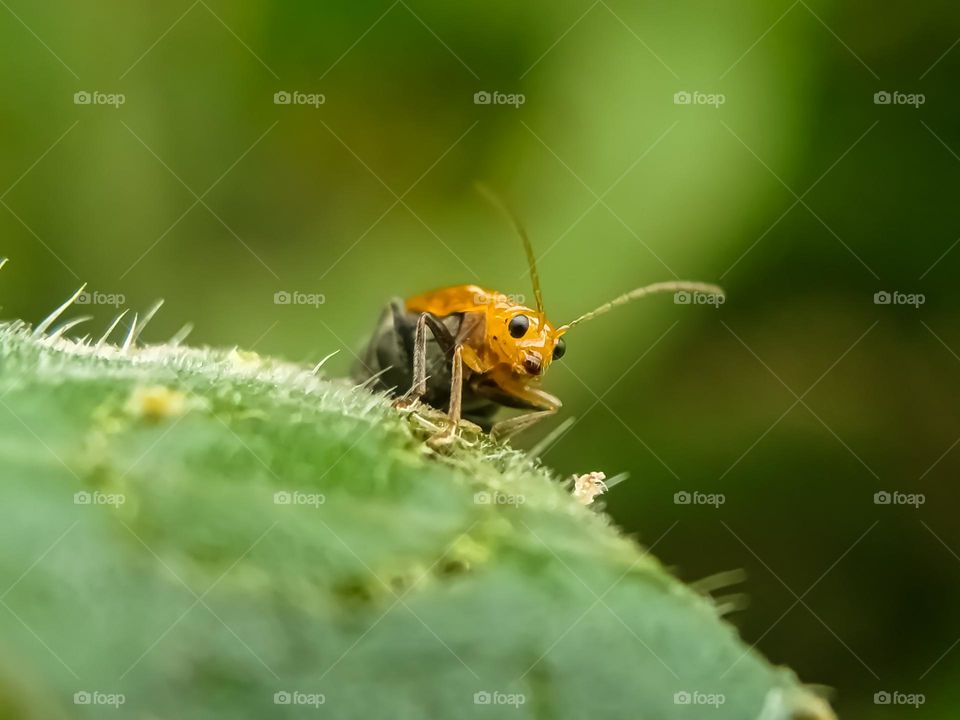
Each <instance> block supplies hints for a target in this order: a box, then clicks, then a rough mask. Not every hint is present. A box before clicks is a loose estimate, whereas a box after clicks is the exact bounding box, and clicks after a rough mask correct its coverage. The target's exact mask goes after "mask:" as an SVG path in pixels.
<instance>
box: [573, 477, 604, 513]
mask: <svg viewBox="0 0 960 720" xmlns="http://www.w3.org/2000/svg"><path fill="white" fill-rule="evenodd" d="M606 479H607V476H606V475H605V474H604V473H602V472H589V473H586V474H585V475H574V477H573V496H574V497H575V498H576V499H577V500H579V501H580V503H581V504H583V505H589V504H590V503H592V502H593V501H594V499H596V497H597V496H598V495H603V493H605V492H606V491H607V484H606V483H605V482H604V480H606Z"/></svg>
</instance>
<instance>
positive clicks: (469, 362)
mask: <svg viewBox="0 0 960 720" xmlns="http://www.w3.org/2000/svg"><path fill="white" fill-rule="evenodd" d="M480 190H481V192H483V193H484V194H485V195H486V196H487V197H488V198H489V199H490V200H491V202H493V203H494V204H495V205H496V206H497V207H499V209H500V210H501V211H502V212H504V214H505V215H507V217H509V219H510V220H511V222H512V223H513V225H514V227H515V228H516V230H517V232H518V234H519V235H520V238H521V240H522V242H523V247H524V250H525V251H526V256H527V264H528V266H529V270H530V278H531V281H532V284H533V296H534V300H535V307H527V306H526V305H523V304H519V303H517V302H515V301H514V300H513V299H512V298H510V297H509V296H507V295H505V294H504V293H501V292H498V291H495V290H489V289H486V288H483V287H480V286H477V285H455V286H452V287H445V288H440V289H437V290H432V291H430V292H426V293H423V294H421V295H415V296H413V297H410V298H407V299H406V300H401V299H399V298H395V299H393V300H392V301H390V303H389V304H388V305H387V307H386V308H385V309H384V311H383V313H382V315H381V317H380V321H379V324H378V326H377V330H376V331H375V333H374V335H373V338H372V339H371V340H370V342H369V344H368V345H367V348H366V350H365V352H364V354H363V357H362V358H361V361H360V362H359V363H357V365H356V367H355V368H354V372H353V375H354V378H355V379H356V380H357V381H360V382H364V381H366V382H369V384H370V385H371V386H372V389H374V390H380V391H385V392H388V393H390V394H392V395H394V396H396V397H398V400H397V404H398V405H407V406H410V405H414V404H416V403H417V402H418V401H419V402H422V403H425V404H426V405H429V406H431V407H433V408H436V409H437V410H444V409H446V410H447V416H448V418H449V424H448V426H447V428H446V430H444V431H443V433H441V434H442V435H445V436H446V439H449V438H450V437H451V436H452V434H453V433H454V432H455V431H456V429H457V427H458V426H459V425H460V421H461V419H466V420H469V421H470V422H472V423H474V424H475V425H478V426H480V427H481V428H482V429H483V430H488V431H490V432H491V434H492V435H493V436H494V437H501V438H503V437H509V436H510V435H512V434H514V433H516V432H517V431H519V430H522V429H524V428H526V427H529V426H530V425H532V424H533V423H534V422H536V421H538V420H540V419H542V418H543V417H546V416H548V415H551V414H553V413H555V412H556V411H557V410H558V409H559V408H560V406H561V402H560V400H559V399H558V398H556V397H554V396H553V395H551V394H549V393H548V392H546V391H544V390H543V389H541V387H540V383H541V380H542V379H543V376H544V375H545V374H546V372H547V370H548V369H549V368H550V365H551V363H553V362H554V361H556V360H559V359H560V358H561V357H563V354H564V352H565V351H566V342H565V339H564V336H565V335H566V334H567V333H568V332H569V331H570V329H571V328H573V327H575V326H576V325H579V324H581V323H584V322H586V321H588V320H592V319H593V318H595V317H597V316H599V315H603V314H604V313H607V312H609V311H610V310H613V309H614V308H616V307H619V306H620V305H625V304H626V303H629V302H631V301H633V300H637V299H639V298H642V297H646V296H647V295H652V294H654V293H662V292H678V291H684V292H690V293H705V294H708V295H718V296H722V295H723V290H722V289H721V288H719V287H718V286H716V285H711V284H707V283H700V282H687V281H669V282H658V283H653V284H652V285H646V286H644V287H640V288H636V289H635V290H631V291H630V292H627V293H624V294H623V295H620V296H619V297H617V298H614V299H613V300H611V301H610V302H607V303H604V304H603V305H601V306H600V307H598V308H596V309H594V310H591V311H590V312H588V313H586V314H584V315H581V316H580V317H578V318H576V319H575V320H572V321H570V322H568V323H566V324H564V325H555V324H554V323H552V322H550V320H548V319H547V317H546V314H545V312H544V309H543V296H542V293H541V290H540V278H539V275H538V273H537V267H536V256H535V255H534V252H533V246H532V245H531V243H530V239H529V237H528V236H527V233H526V231H525V229H524V228H523V225H522V224H521V223H520V221H519V219H518V218H517V216H516V214H515V213H514V212H512V211H511V210H510V208H508V207H507V206H506V205H505V204H504V203H503V202H502V201H500V200H499V198H497V197H496V196H494V195H493V194H492V193H490V191H488V190H486V189H485V188H482V187H481V188H480ZM501 407H508V408H518V409H523V410H531V411H533V412H530V413H527V414H524V415H520V416H517V417H513V418H510V419H508V420H504V421H501V422H498V423H494V422H493V419H494V415H495V414H496V412H497V411H498V410H499V409H500V408H501Z"/></svg>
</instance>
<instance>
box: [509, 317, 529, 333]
mask: <svg viewBox="0 0 960 720" xmlns="http://www.w3.org/2000/svg"><path fill="white" fill-rule="evenodd" d="M529 329H530V318H528V317H527V316H526V315H515V316H514V317H512V318H511V319H510V323H509V324H508V325H507V330H508V331H510V337H515V338H522V337H523V336H524V335H526V334H527V330H529Z"/></svg>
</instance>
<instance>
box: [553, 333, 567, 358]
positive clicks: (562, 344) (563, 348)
mask: <svg viewBox="0 0 960 720" xmlns="http://www.w3.org/2000/svg"><path fill="white" fill-rule="evenodd" d="M565 352H567V341H566V340H564V339H563V338H560V339H559V340H557V344H556V345H554V346H553V359H554V360H559V359H560V358H562V357H563V354H564V353H565Z"/></svg>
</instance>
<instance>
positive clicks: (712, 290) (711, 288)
mask: <svg viewBox="0 0 960 720" xmlns="http://www.w3.org/2000/svg"><path fill="white" fill-rule="evenodd" d="M663 292H701V293H705V294H707V295H720V296H723V294H724V293H723V288H721V287H719V286H717V285H710V284H709V283H701V282H688V281H686V280H677V281H675V282H673V281H671V282H658V283H653V284H652V285H645V286H644V287H640V288H637V289H636V290H631V291H630V292H628V293H624V294H623V295H621V296H620V297H617V298H614V299H613V300H611V301H610V302H608V303H604V304H603V305H601V306H600V307H598V308H597V309H596V310H591V311H590V312H588V313H586V314H585V315H581V316H580V317H578V318H577V319H576V320H573V321H571V322H568V323H567V324H566V325H564V326H562V327H560V328H558V330H559V331H562V332H566V331H567V330H569V329H570V328H572V327H573V326H574V325H577V324H579V323H582V322H586V321H587V320H593V319H594V318H595V317H597V316H598V315H603V314H604V313H608V312H610V311H611V310H613V309H614V308H615V307H619V306H620V305H626V304H627V303H628V302H632V301H633V300H639V299H640V298H642V297H646V296H647V295H653V294H654V293H663Z"/></svg>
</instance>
